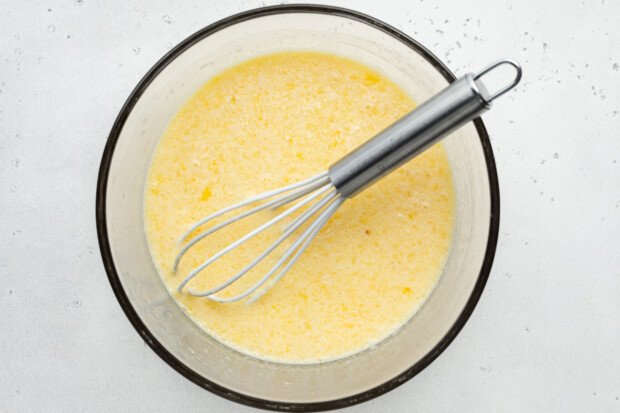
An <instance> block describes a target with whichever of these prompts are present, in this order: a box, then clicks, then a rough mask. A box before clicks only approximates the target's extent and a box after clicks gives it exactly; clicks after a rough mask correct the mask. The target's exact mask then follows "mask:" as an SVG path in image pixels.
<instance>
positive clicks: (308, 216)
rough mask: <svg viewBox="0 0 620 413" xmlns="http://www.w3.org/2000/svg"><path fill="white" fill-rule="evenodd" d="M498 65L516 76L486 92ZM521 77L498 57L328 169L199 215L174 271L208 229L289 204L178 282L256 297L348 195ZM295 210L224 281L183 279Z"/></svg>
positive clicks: (434, 139)
mask: <svg viewBox="0 0 620 413" xmlns="http://www.w3.org/2000/svg"><path fill="white" fill-rule="evenodd" d="M501 65H508V66H512V68H514V69H515V71H516V72H515V77H514V79H513V80H512V82H511V83H510V84H508V85H506V86H503V87H502V88H501V89H500V90H498V91H496V92H494V93H489V92H488V90H487V88H486V87H485V86H484V84H483V83H482V82H481V78H482V77H483V76H484V75H486V74H487V73H489V72H491V71H492V70H493V69H495V68H497V67H499V66H501ZM520 79H521V67H520V66H519V64H517V63H516V62H514V61H512V60H500V61H498V62H495V63H493V64H491V65H489V66H488V67H486V68H485V69H483V70H481V71H480V72H478V73H477V74H472V73H469V74H466V75H465V76H463V77H461V78H459V79H457V80H456V81H454V82H453V83H452V84H450V85H449V86H447V87H446V88H445V89H443V90H442V91H441V92H439V93H438V94H437V95H435V96H434V97H432V98H431V99H429V100H428V101H426V102H425V103H423V104H421V105H420V106H418V107H417V108H415V109H414V110H413V111H411V112H409V113H408V114H407V115H405V116H404V117H402V118H400V119H399V120H398V121H396V122H395V123H394V124H392V125H390V126H389V127H387V128H386V129H384V130H383V131H382V132H380V133H379V134H378V135H376V136H375V137H374V138H372V139H370V140H369V141H367V142H366V143H364V144H362V145H361V146H359V147H358V148H357V149H355V150H354V151H352V152H350V153H349V154H348V155H346V156H344V157H343V158H342V159H340V160H339V161H337V162H336V163H334V164H332V165H331V166H330V167H329V169H328V170H327V171H325V172H321V173H320V174H318V175H316V176H313V177H311V178H309V179H306V180H304V181H301V182H297V183H295V184H292V185H288V186H285V187H282V188H278V189H274V190H271V191H267V192H263V193H261V194H258V195H255V196H253V197H250V198H248V199H246V200H244V201H241V202H239V203H237V204H234V205H231V206H229V207H226V208H224V209H222V210H220V211H217V212H214V213H213V214H211V215H209V216H206V217H204V218H202V219H201V220H199V221H198V222H196V223H195V224H194V225H192V226H191V227H190V228H189V229H188V230H187V231H186V232H185V233H184V234H183V235H182V236H181V240H180V242H181V244H180V245H181V248H180V251H179V252H178V255H177V256H176V259H175V261H174V265H173V271H174V272H177V271H178V269H179V264H180V262H181V259H182V258H183V256H184V255H185V254H186V253H187V251H189V250H190V249H191V248H192V247H193V246H194V245H196V244H197V243H198V242H199V241H201V240H202V239H204V238H205V237H207V236H208V235H211V234H213V233H215V232H216V231H218V230H220V229H222V228H224V227H226V226H228V225H230V224H232V223H234V222H237V221H239V220H241V219H243V218H246V217H248V216H250V215H252V214H255V213H258V212H259V211H262V210H265V209H267V208H270V209H276V208H281V207H283V206H285V205H290V207H289V208H288V209H285V210H283V211H282V212H281V213H279V214H278V215H276V216H275V217H274V218H272V219H270V220H268V221H267V222H265V223H264V224H263V225H260V226H259V227H257V228H256V229H254V230H253V231H251V232H249V233H248V234H246V235H245V236H243V237H241V238H240V239H238V240H236V241H235V242H233V243H231V244H230V245H228V246H226V247H225V248H224V249H222V250H220V251H219V252H217V253H215V254H214V255H213V256H211V257H210V258H208V259H207V260H205V261H204V262H202V263H201V264H200V265H199V266H198V267H196V268H195V269H193V270H192V271H191V272H190V273H189V274H188V275H187V276H186V277H185V278H184V279H183V280H182V281H181V283H180V284H179V286H178V288H177V289H178V291H179V292H181V291H184V290H185V291H186V292H187V293H188V294H191V295H194V296H198V297H206V298H207V299H209V300H213V301H216V302H220V303H231V302H236V301H240V300H243V299H245V298H247V297H249V296H251V297H250V298H249V299H248V302H253V301H255V300H257V299H259V298H260V297H261V296H263V295H264V294H265V293H266V292H267V291H268V290H269V289H271V287H273V286H274V285H275V284H276V283H277V282H278V281H279V280H280V279H281V278H282V277H283V276H284V275H285V274H286V273H287V272H288V271H289V270H290V269H291V267H292V266H293V265H294V264H295V262H296V261H297V260H298V259H299V257H300V256H301V254H303V252H304V251H305V250H306V248H307V247H308V245H309V244H310V242H312V240H313V239H314V237H315V236H316V235H317V233H318V232H319V231H320V230H321V228H322V227H323V226H324V225H325V224H326V223H327V221H328V220H329V219H330V217H331V216H332V215H334V213H335V212H336V210H337V209H338V208H339V207H340V206H341V205H342V204H343V203H344V202H345V200H346V199H348V198H352V197H353V196H355V195H357V194H358V193H360V192H361V191H363V190H364V189H366V188H367V187H369V186H370V185H372V184H373V183H375V182H376V181H378V180H379V179H381V178H382V177H384V176H386V175H387V174H389V173H390V172H392V171H393V170H395V169H396V168H398V167H399V166H401V165H403V164H405V163H406V162H408V161H409V160H411V159H412V158H413V157H415V156H416V155H418V154H419V153H421V152H422V151H424V150H425V149H426V148H428V147H429V146H431V145H432V144H434V143H435V142H437V141H438V140H439V139H441V138H443V137H444V136H446V135H447V134H449V133H450V132H452V131H454V130H455V129H457V128H458V127H460V126H462V125H464V124H465V123H467V122H469V121H470V120H472V119H474V118H475V117H477V116H478V115H480V114H481V113H483V112H484V111H486V110H488V109H489V108H490V107H491V102H492V101H493V100H495V99H496V98H498V97H500V96H501V95H503V94H504V93H506V92H508V91H509V90H510V89H512V88H513V87H514V86H516V85H517V83H518V82H519V80H520ZM254 204H256V206H253V207H252V208H250V209H247V210H244V211H243V212H240V213H238V214H237V215H233V216H232V217H230V218H228V219H225V220H224V221H222V222H220V223H218V224H216V225H213V226H211V227H210V228H208V229H205V230H203V231H202V232H200V233H199V234H198V235H195V236H194V237H192V238H191V239H188V238H189V237H190V235H191V234H193V233H194V232H195V231H196V230H197V229H199V228H200V227H202V226H203V225H205V224H207V223H209V222H211V221H213V220H215V219H216V218H219V217H221V216H224V215H226V214H228V213H230V212H233V211H236V210H243V209H244V207H249V206H252V205H254ZM297 211H300V214H299V215H298V216H297V217H295V218H294V219H293V220H292V221H291V222H290V223H289V224H288V225H286V226H285V228H284V229H283V231H282V233H281V235H280V236H279V237H278V238H277V239H276V240H275V241H274V242H273V243H272V244H271V245H269V247H267V248H266V249H265V250H264V251H263V252H262V253H261V254H260V255H258V256H257V257H256V258H255V259H254V260H252V261H251V262H250V263H248V264H247V265H246V266H245V267H243V268H242V269H241V270H240V271H238V272H237V273H236V274H234V275H233V276H232V277H230V278H228V279H227V280H226V281H225V282H223V283H221V284H220V285H218V286H215V287H213V288H210V289H208V290H206V291H196V290H194V289H193V288H191V287H189V286H188V285H187V284H188V283H189V282H190V281H191V280H192V279H193V278H194V277H196V276H197V275H198V274H199V273H200V272H201V271H203V270H205V269H206V268H207V267H208V266H209V265H211V264H213V263H214V262H215V261H217V260H218V259H220V258H221V257H223V256H224V255H226V254H228V253H230V252H231V251H233V250H234V249H235V248H237V247H239V246H240V245H241V244H243V243H245V242H246V241H248V240H250V239H251V238H253V237H255V236H256V235H258V234H260V233H262V232H263V231H265V230H267V229H268V228H270V227H272V226H274V225H276V224H277V223H278V222H280V221H282V220H283V219H285V218H286V217H288V216H290V215H292V214H294V213H295V212H297ZM313 217H314V218H313ZM305 224H308V225H307V227H306V228H304V229H303V231H301V233H300V234H299V235H298V237H297V238H296V239H295V240H294V241H293V242H292V244H291V245H290V246H288V247H287V248H286V249H285V250H284V252H283V253H282V255H281V256H280V258H279V259H278V261H277V262H276V263H275V264H274V265H273V266H272V267H271V269H270V270H269V271H267V273H266V274H265V275H264V276H262V277H261V278H260V279H259V280H258V281H257V282H256V283H255V284H254V285H252V286H251V287H250V288H248V289H246V290H245V291H243V292H242V293H240V294H237V295H235V296H232V297H221V296H218V295H216V294H217V293H218V292H220V291H222V290H224V289H225V288H227V287H229V286H230V285H231V284H233V283H234V282H235V281H237V280H239V279H240V278H241V277H243V276H244V275H246V274H247V273H248V272H250V271H251V270H252V269H253V268H254V267H255V266H256V265H258V264H259V263H260V262H261V261H262V260H264V259H265V258H266V257H267V256H268V255H269V254H270V253H272V252H273V251H274V250H275V249H276V248H277V247H278V246H280V245H281V244H282V243H283V242H285V241H286V240H287V239H288V238H289V237H291V236H292V235H293V233H295V232H296V231H297V230H299V229H300V228H301V227H303V226H304V225H305ZM261 287H262V288H261Z"/></svg>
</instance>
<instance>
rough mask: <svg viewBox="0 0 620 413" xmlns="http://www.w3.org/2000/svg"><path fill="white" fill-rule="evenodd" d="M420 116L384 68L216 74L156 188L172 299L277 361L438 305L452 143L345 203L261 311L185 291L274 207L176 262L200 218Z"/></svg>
mask: <svg viewBox="0 0 620 413" xmlns="http://www.w3.org/2000/svg"><path fill="white" fill-rule="evenodd" d="M413 107H414V103H413V101H412V100H411V99H410V98H409V96H408V95H407V94H406V93H405V92H404V91H403V90H402V89H400V88H399V87H398V86H397V85H396V84H394V83H393V82H391V81H390V80H388V79H386V78H385V77H383V76H382V75H380V74H379V73H377V72H375V71H374V70H371V69H369V68H368V67H366V66H363V65H361V64H359V63H357V62H354V61H351V60H348V59H344V58H341V57H336V56H332V55H326V54H320V53H314V52H288V53H280V54H274V55H268V56H263V57H260V58H257V59H253V60H250V61H247V62H245V63H242V64H240V65H238V66H235V67H233V68H231V69H228V70H226V71H224V72H223V73H221V74H219V75H217V76H215V77H214V78H213V79H211V80H210V81H209V82H208V83H207V84H205V85H204V86H203V87H202V89H200V90H199V91H198V92H197V93H196V94H195V95H194V96H193V97H192V98H190V99H189V100H188V101H187V103H186V104H185V105H184V106H183V107H182V108H181V110H180V111H179V112H178V114H177V115H176V116H175V117H174V119H173V120H172V121H171V122H170V125H169V127H168V130H167V131H166V132H165V134H164V135H163V137H162V138H161V141H160V143H159V145H158V148H157V150H156V151H155V154H154V156H153V159H152V161H151V166H150V172H149V176H148V180H147V190H146V193H145V224H146V232H147V238H148V242H149V247H150V250H151V254H152V256H153V259H154V261H155V263H156V265H157V266H158V268H159V271H160V274H161V277H162V278H163V280H164V282H165V283H166V284H167V286H168V287H169V289H170V291H171V294H172V295H173V296H174V297H175V298H176V299H177V300H178V302H179V303H180V304H181V305H182V306H183V307H184V308H185V310H186V311H187V312H188V313H189V314H190V315H191V316H192V317H193V319H194V320H195V321H196V322H197V323H199V324H200V325H201V326H202V327H203V328H204V329H205V330H206V331H207V332H208V333H210V334H212V335H213V336H214V337H216V338H217V339H219V340H220V341H222V342H223V343H225V344H227V345H229V346H232V347H234V348H236V349H238V350H239V351H242V352H245V353H248V354H251V355H254V356H256V357H260V358H264V359H269V360H276V361H282V362H302V363H303V362H316V361H322V360H329V359H334V358H338V357H343V356H345V355H348V354H352V353H355V352H358V351H361V350H363V349H364V348H367V347H368V346H370V345H372V344H375V343H377V342H379V341H381V340H382V339H384V338H386V337H387V336H389V335H390V334H392V333H393V332H395V331H396V330H397V329H398V328H399V327H400V326H402V325H403V323H404V322H406V321H407V320H408V319H409V318H410V317H411V316H412V315H413V314H414V313H415V311H416V310H417V308H418V307H419V306H420V305H421V304H422V303H423V302H424V300H425V299H426V298H427V296H428V294H429V293H430V291H431V290H432V288H433V286H434V284H435V283H436V281H437V279H438V277H439V276H440V274H441V271H442V267H443V264H444V261H445V258H446V255H447V253H448V250H449V247H450V241H451V236H452V228H453V213H454V195H453V188H452V180H451V176H450V168H449V165H448V160H447V157H446V154H445V152H444V149H443V147H442V146H441V145H436V146H434V147H433V148H431V149H429V150H428V151H426V152H425V153H424V154H422V155H421V156H419V157H418V158H416V159H414V160H413V161H412V162H410V163H409V164H407V165H406V166H404V167H402V168H401V169H399V170H398V171H396V172H394V173H393V174H392V175H390V176H388V177H387V178H385V179H383V180H382V181H380V182H379V183H377V184H375V185H374V186H373V187H371V188H370V189H368V190H366V191H365V192H362V193H361V194H360V195H358V196H357V197H356V198H353V199H351V200H348V201H347V202H345V203H344V204H343V206H342V207H341V208H340V209H339V211H338V212H337V213H336V215H334V217H332V219H331V220H330V221H329V223H328V224H327V226H326V227H325V228H323V230H322V231H321V232H320V233H319V234H318V236H317V237H316V238H315V240H314V241H313V243H312V244H311V245H310V247H309V248H308V249H307V250H306V252H305V253H304V254H303V255H302V257H301V259H300V260H299V261H298V262H297V264H296V265H295V266H294V267H293V268H292V269H291V271H290V272H289V273H288V274H287V275H286V276H285V277H284V278H283V279H282V280H281V281H280V282H279V283H278V284H277V285H276V286H275V287H274V288H273V289H272V290H271V291H270V292H269V293H268V294H266V295H265V296H264V297H262V298H261V299H260V300H258V301H257V302H255V303H253V304H250V305H248V304H246V303H243V302H241V303H236V304H217V303H214V302H211V301H209V300H207V299H204V298H194V297H192V296H190V295H188V294H183V293H181V294H179V293H177V292H176V287H177V285H178V283H179V282H180V281H181V280H182V279H183V278H184V277H185V275H187V274H188V272H189V271H190V270H191V269H192V268H194V267H196V266H197V265H198V264H199V263H200V262H202V261H203V260H205V259H206V258H208V257H209V256H210V255H212V254H213V253H215V252H217V251H218V250H219V249H221V248H223V247H225V246H226V245H228V244H229V243H230V242H232V241H234V240H236V239H238V238H239V237H241V236H242V235H244V234H245V233H247V232H248V231H249V230H251V229H253V228H255V227H256V226H257V225H259V222H260V223H263V222H265V220H266V219H268V218H269V217H271V216H273V214H274V212H268V213H266V214H265V215H262V216H258V217H255V218H253V219H249V220H247V221H242V222H240V223H238V224H236V225H235V226H233V227H231V228H229V229H227V230H223V231H220V232H218V233H216V234H215V235H213V236H210V237H208V238H206V239H205V240H203V241H201V243H200V244H199V245H198V246H197V247H195V248H193V249H192V250H190V253H188V255H186V257H185V258H184V259H183V261H182V264H181V267H180V271H179V272H178V273H177V274H173V273H172V272H171V267H172V262H173V260H174V256H175V255H176V253H177V251H178V247H177V244H176V242H177V240H178V237H179V236H180V234H182V233H183V232H184V231H185V230H186V229H187V228H188V227H189V226H190V225H191V224H192V223H193V222H195V221H196V220H198V219H199V218H202V217H203V216H205V215H208V214H209V213H211V212H213V211H216V210H218V209H220V208H222V207H224V206H227V205H229V204H232V203H236V202H238V201H240V200H242V199H244V198H246V197H248V196H250V195H253V194H256V193H259V192H262V191H266V190H269V189H273V188H277V187H280V186H283V185H286V184H289V183H293V182H296V181H298V180H302V179H305V178H308V177H310V176H313V175H315V174H316V173H318V172H321V171H323V170H326V169H327V167H328V166H329V165H330V164H331V163H332V162H334V161H336V160H337V159H339V158H340V157H341V156H343V155H344V154H346V153H347V152H349V151H351V150H352V149H354V148H355V147H357V146H358V145H360V144H361V143H362V142H364V141H366V140H368V139H369V138H371V137H372V136H373V135H375V134H376V133H377V132H379V131H380V130H382V129H383V128H385V127H386V126H387V125H389V124H390V123H392V122H394V121H395V120H397V119H398V118H399V117H401V116H402V115H404V114H405V113H407V112H408V111H410V110H411V109H412V108H413ZM281 228H282V227H278V228H276V229H275V230H274V232H271V233H267V234H265V235H264V236H261V237H258V238H257V239H255V240H254V241H251V242H249V243H248V244H246V245H245V246H244V247H243V248H241V249H239V250H236V251H235V252H234V253H231V254H229V255H228V256H226V259H223V260H221V261H220V262H217V263H216V264H214V265H213V266H212V267H209V269H207V270H206V271H204V272H203V273H201V275H200V276H198V277H197V278H196V279H194V280H193V281H192V282H191V283H190V284H189V285H190V286H191V287H193V288H195V289H206V288H208V287H213V286H215V285H217V284H218V283H219V282H221V281H223V280H224V279H226V278H228V277H230V276H231V275H232V274H234V273H235V272H236V271H238V270H239V269H241V268H242V267H244V266H245V265H246V264H247V263H248V262H250V261H251V260H252V259H253V258H254V257H255V256H256V255H258V254H259V253H260V252H262V251H263V249H264V248H265V246H266V245H267V243H268V242H269V241H273V240H274V239H275V237H277V236H278V235H279V234H280V232H279V231H280V230H281ZM272 255H273V260H272V261H268V262H267V263H266V264H265V265H263V266H261V267H259V268H258V269H257V271H255V272H253V273H250V274H248V276H247V277H244V278H243V279H242V280H240V281H239V284H234V285H233V287H234V288H231V289H229V290H225V292H223V293H221V295H222V296H230V295H233V294H235V293H239V292H240V291H242V290H243V289H244V288H247V287H248V286H249V285H251V284H252V283H253V281H255V280H256V279H258V277H260V276H261V275H263V274H264V273H265V272H266V271H267V269H268V268H270V265H269V264H273V263H274V261H275V260H276V259H277V256H276V254H275V252H274V254H272Z"/></svg>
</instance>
